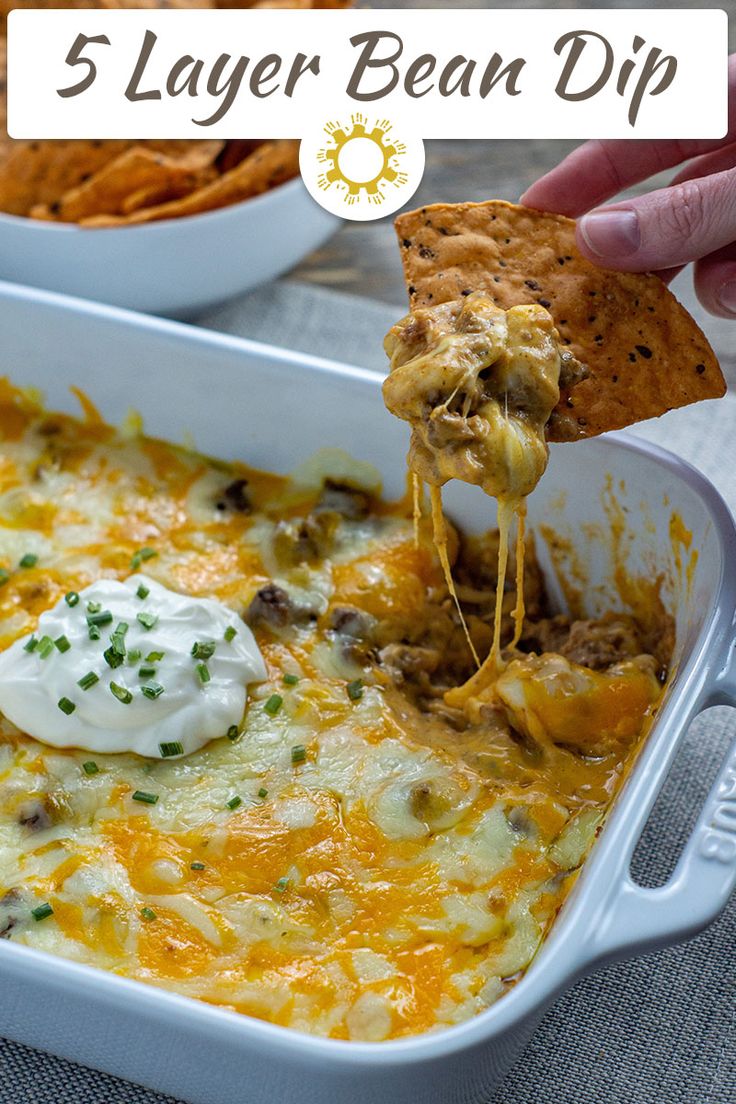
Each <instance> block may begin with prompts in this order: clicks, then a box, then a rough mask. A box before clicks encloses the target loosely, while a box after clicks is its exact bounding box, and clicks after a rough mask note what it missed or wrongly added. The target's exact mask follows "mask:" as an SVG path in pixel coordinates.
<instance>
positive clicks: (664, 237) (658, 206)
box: [577, 169, 736, 272]
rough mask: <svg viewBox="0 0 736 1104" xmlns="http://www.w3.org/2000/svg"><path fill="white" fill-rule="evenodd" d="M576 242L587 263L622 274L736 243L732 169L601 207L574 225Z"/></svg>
mask: <svg viewBox="0 0 736 1104" xmlns="http://www.w3.org/2000/svg"><path fill="white" fill-rule="evenodd" d="M577 240H578V246H579V248H580V250H581V252H582V253H584V254H585V256H586V257H588V258H589V260H591V261H594V262H595V263H596V264H599V265H603V266H605V267H607V268H616V269H620V270H622V271H626V272H657V271H659V270H661V269H665V268H674V267H676V266H677V265H683V264H687V263H688V262H689V261H694V260H697V259H698V258H700V257H705V256H707V255H708V254H710V253H713V252H715V250H717V249H720V248H721V247H722V246H724V245H728V244H729V243H730V242H732V241H734V240H736V170H734V169H728V170H727V171H725V172H720V173H714V174H713V175H711V176H705V177H701V178H700V179H696V180H683V181H681V182H680V183H677V184H673V185H672V186H671V187H669V188H660V189H659V190H657V191H655V192H650V193H649V194H648V195H644V196H640V197H638V198H637V199H630V200H626V201H624V202H620V203H616V204H613V205H612V206H610V207H599V208H598V209H597V210H595V211H591V212H590V213H589V214H587V215H584V216H583V217H582V218H581V219H579V220H578V225H577Z"/></svg>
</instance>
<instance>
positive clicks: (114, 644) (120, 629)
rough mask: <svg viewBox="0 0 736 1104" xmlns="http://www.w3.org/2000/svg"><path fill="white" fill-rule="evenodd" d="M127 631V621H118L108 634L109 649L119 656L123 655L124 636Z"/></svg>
mask: <svg viewBox="0 0 736 1104" xmlns="http://www.w3.org/2000/svg"><path fill="white" fill-rule="evenodd" d="M127 631H128V623H127V621H119V622H118V624H117V625H116V626H115V628H114V629H113V631H112V633H111V634H110V647H111V648H112V649H113V651H114V652H117V654H118V655H119V656H124V655H125V634H126V633H127Z"/></svg>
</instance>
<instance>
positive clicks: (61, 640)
mask: <svg viewBox="0 0 736 1104" xmlns="http://www.w3.org/2000/svg"><path fill="white" fill-rule="evenodd" d="M54 644H55V645H56V647H57V648H58V649H59V651H60V652H68V651H69V649H70V648H71V644H70V643H69V640H68V638H67V637H66V636H64V634H63V633H62V635H61V636H57V638H56V640H55V641H54Z"/></svg>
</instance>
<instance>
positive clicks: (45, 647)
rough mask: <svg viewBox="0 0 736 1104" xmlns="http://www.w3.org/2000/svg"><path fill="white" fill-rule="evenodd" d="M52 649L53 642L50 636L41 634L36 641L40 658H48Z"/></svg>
mask: <svg viewBox="0 0 736 1104" xmlns="http://www.w3.org/2000/svg"><path fill="white" fill-rule="evenodd" d="M53 650H54V642H53V640H52V639H51V637H50V636H42V637H41V639H40V640H39V642H38V654H39V656H40V658H41V659H48V658H49V656H50V655H51V653H52V652H53Z"/></svg>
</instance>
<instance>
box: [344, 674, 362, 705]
mask: <svg viewBox="0 0 736 1104" xmlns="http://www.w3.org/2000/svg"><path fill="white" fill-rule="evenodd" d="M346 689H347V693H348V697H349V698H350V700H351V701H360V699H361V698H362V697H363V680H362V679H355V680H354V681H353V682H349V683H348V684H347V687H346Z"/></svg>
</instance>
